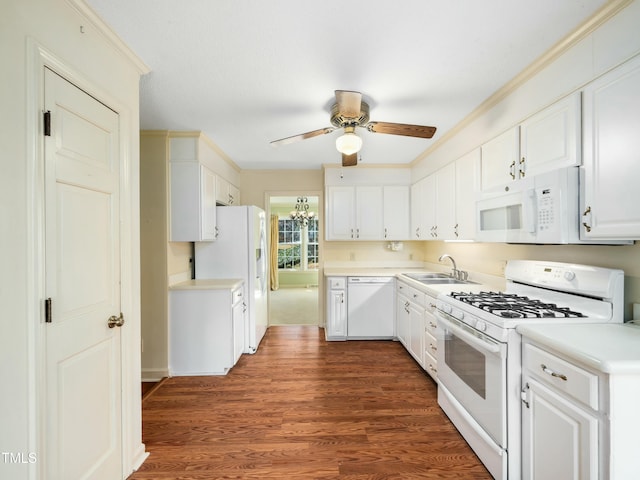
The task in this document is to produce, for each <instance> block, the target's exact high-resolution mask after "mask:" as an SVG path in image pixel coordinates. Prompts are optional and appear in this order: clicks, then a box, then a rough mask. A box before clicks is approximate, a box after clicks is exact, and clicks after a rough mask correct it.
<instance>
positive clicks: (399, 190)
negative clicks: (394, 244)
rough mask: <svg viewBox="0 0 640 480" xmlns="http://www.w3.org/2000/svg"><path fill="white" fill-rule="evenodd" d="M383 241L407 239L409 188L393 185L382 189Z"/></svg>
mask: <svg viewBox="0 0 640 480" xmlns="http://www.w3.org/2000/svg"><path fill="white" fill-rule="evenodd" d="M382 194H383V201H384V206H383V218H384V234H383V235H384V239H385V240H407V239H409V238H410V237H409V215H410V206H409V187H408V186H405V185H394V186H387V187H384V188H383V192H382Z"/></svg>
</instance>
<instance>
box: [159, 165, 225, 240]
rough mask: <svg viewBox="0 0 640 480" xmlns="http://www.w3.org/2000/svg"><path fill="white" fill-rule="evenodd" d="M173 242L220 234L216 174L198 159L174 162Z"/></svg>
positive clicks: (205, 238) (171, 166) (211, 237)
mask: <svg viewBox="0 0 640 480" xmlns="http://www.w3.org/2000/svg"><path fill="white" fill-rule="evenodd" d="M170 176H171V178H170V201H169V202H170V209H169V218H170V230H169V241H170V242H199V241H207V240H209V241H210V240H215V237H216V198H215V195H216V176H215V174H214V173H213V172H212V171H211V170H209V169H208V168H207V167H205V166H204V165H201V164H199V163H197V162H176V163H173V162H172V163H171V164H170Z"/></svg>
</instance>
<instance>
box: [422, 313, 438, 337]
mask: <svg viewBox="0 0 640 480" xmlns="http://www.w3.org/2000/svg"><path fill="white" fill-rule="evenodd" d="M425 317H426V318H425V322H426V324H427V326H426V328H427V332H428V333H429V334H431V335H433V336H434V337H435V336H436V331H437V330H438V322H437V321H436V319H435V317H433V316H431V315H425Z"/></svg>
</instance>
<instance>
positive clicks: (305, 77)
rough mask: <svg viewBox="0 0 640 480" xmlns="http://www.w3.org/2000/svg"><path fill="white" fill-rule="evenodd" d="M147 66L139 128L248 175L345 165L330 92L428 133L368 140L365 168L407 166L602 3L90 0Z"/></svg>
mask: <svg viewBox="0 0 640 480" xmlns="http://www.w3.org/2000/svg"><path fill="white" fill-rule="evenodd" d="M86 1H87V3H89V4H90V5H91V6H92V7H93V8H94V9H95V10H96V12H97V13H98V14H99V15H100V16H101V17H102V18H103V19H104V20H105V21H106V22H107V23H108V24H109V25H111V27H112V28H113V29H114V31H115V32H116V33H117V34H118V35H119V36H120V37H121V38H122V39H123V40H124V41H125V42H126V43H127V44H128V45H129V46H130V47H131V48H132V49H133V51H135V52H136V53H137V54H138V55H139V56H140V58H141V59H142V60H143V61H144V62H145V63H147V65H149V66H150V67H151V69H152V71H151V73H149V74H148V75H146V76H145V77H143V78H142V81H141V87H140V101H141V114H140V115H141V119H140V121H141V128H143V129H169V130H201V131H202V132H204V133H205V134H206V135H207V136H208V137H209V138H210V139H212V140H213V141H214V142H215V143H216V144H217V145H218V146H219V147H220V148H221V149H222V150H223V151H224V152H225V153H226V154H227V155H228V156H229V157H230V158H231V159H232V160H233V161H234V162H235V163H236V164H237V165H238V166H240V167H241V168H243V169H299V168H302V169H307V168H313V169H316V168H320V166H321V165H322V164H325V163H326V164H332V163H340V154H339V153H338V152H337V151H336V149H335V139H336V138H337V136H339V135H340V133H339V131H336V132H333V133H331V134H329V135H323V136H320V137H316V138H313V139H308V140H304V141H301V142H298V143H295V144H290V145H284V146H280V147H272V146H270V145H269V142H270V141H272V140H276V139H279V138H283V137H288V136H291V135H295V134H298V133H303V132H308V131H311V130H315V129H319V128H322V127H326V126H330V123H329V110H330V107H331V105H332V103H333V100H334V93H333V92H334V90H336V89H338V90H357V91H360V92H362V93H363V96H364V99H365V100H367V101H368V103H369V104H370V106H371V120H378V121H386V122H397V123H413V124H419V125H433V126H436V127H437V128H438V130H437V132H436V134H435V136H434V137H433V139H431V140H425V139H416V138H409V137H399V136H393V135H383V134H374V133H369V132H367V131H365V130H364V129H358V134H359V135H361V136H362V137H363V140H364V146H363V148H362V151H361V158H362V159H361V161H362V164H406V163H410V162H411V161H412V160H414V159H415V158H417V157H418V156H419V155H420V154H421V153H422V152H424V151H425V150H426V149H427V148H429V146H430V145H432V144H433V142H434V141H436V140H437V139H438V138H439V137H441V136H442V135H443V134H444V133H446V132H447V131H448V130H449V129H451V128H452V127H454V126H455V125H456V124H457V123H458V122H460V121H461V120H462V119H463V118H464V117H465V116H467V115H468V114H469V113H470V112H472V111H473V110H474V109H475V108H476V107H477V106H478V105H479V104H481V103H482V101H484V100H485V99H486V98H488V97H489V96H490V95H491V94H493V93H494V92H495V91H497V90H498V89H499V88H500V87H501V86H503V85H504V84H505V83H507V82H508V81H509V80H511V79H512V78H513V77H515V76H516V75H517V74H518V73H519V72H521V71H522V70H523V69H524V68H525V67H526V66H528V65H529V64H531V63H532V62H533V61H534V60H535V59H536V58H538V57H539V56H540V55H542V54H543V53H544V52H545V51H547V50H548V49H549V48H551V47H552V46H553V45H554V44H556V43H557V42H558V41H560V40H561V39H562V38H564V37H565V36H566V35H567V34H569V33H570V32H571V31H573V30H574V29H575V28H577V27H578V26H579V25H580V24H582V23H583V22H584V21H585V20H587V19H588V18H589V17H590V16H591V15H592V14H593V13H595V12H596V11H597V10H598V9H599V8H600V7H601V6H603V5H604V4H605V3H607V2H606V0H562V1H558V0H535V1H533V0H484V1H478V0H448V1H442V0H402V1H399V2H388V1H384V0H368V1H366V2H365V1H362V0H351V1H338V0H325V1H323V2H303V1H300V0H180V1H177V0H86Z"/></svg>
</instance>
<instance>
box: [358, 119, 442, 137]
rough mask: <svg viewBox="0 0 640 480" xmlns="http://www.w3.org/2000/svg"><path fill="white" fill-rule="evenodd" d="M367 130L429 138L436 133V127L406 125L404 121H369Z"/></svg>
mask: <svg viewBox="0 0 640 480" xmlns="http://www.w3.org/2000/svg"><path fill="white" fill-rule="evenodd" d="M367 130H369V131H370V132H374V133H388V134H390V135H403V136H405V137H419V138H431V137H433V135H434V133H436V127H426V126H424V125H408V124H406V123H389V122H369V123H368V124H367Z"/></svg>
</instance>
